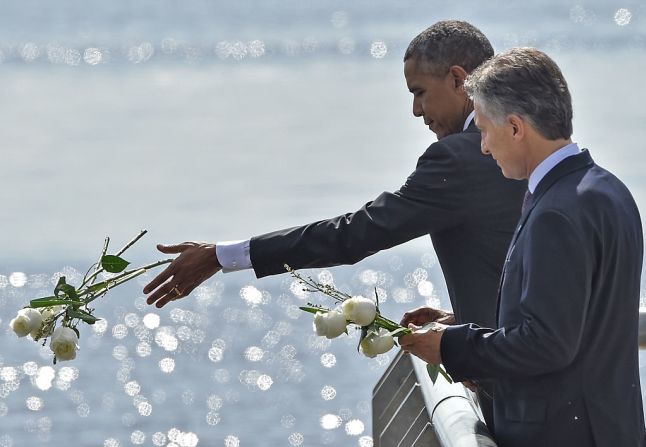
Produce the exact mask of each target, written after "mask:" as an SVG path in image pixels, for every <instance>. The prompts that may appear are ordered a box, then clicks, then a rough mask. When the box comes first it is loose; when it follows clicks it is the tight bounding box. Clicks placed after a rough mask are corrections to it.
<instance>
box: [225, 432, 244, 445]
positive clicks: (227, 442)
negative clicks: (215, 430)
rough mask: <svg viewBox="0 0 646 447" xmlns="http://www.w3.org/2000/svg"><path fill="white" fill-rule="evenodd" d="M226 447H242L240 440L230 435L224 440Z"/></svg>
mask: <svg viewBox="0 0 646 447" xmlns="http://www.w3.org/2000/svg"><path fill="white" fill-rule="evenodd" d="M224 447H240V439H239V438H238V437H237V436H234V435H229V436H227V437H226V438H224Z"/></svg>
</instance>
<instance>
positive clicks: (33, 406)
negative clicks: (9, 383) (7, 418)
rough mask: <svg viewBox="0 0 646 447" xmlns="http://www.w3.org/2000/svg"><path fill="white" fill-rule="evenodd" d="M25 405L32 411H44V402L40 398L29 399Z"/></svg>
mask: <svg viewBox="0 0 646 447" xmlns="http://www.w3.org/2000/svg"><path fill="white" fill-rule="evenodd" d="M25 404H26V405H27V408H28V409H30V410H31V411H40V410H42V409H43V405H44V402H43V400H42V399H41V398H40V397H36V396H31V397H28V398H27V400H26V401H25Z"/></svg>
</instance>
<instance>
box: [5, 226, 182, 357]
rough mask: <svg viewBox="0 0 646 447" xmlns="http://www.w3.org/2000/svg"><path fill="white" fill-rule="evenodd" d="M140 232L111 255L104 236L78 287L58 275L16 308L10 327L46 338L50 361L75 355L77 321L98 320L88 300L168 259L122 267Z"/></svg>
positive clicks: (143, 231) (35, 336)
mask: <svg viewBox="0 0 646 447" xmlns="http://www.w3.org/2000/svg"><path fill="white" fill-rule="evenodd" d="M144 234H146V230H141V232H140V233H139V234H138V235H137V236H136V237H135V238H134V239H133V240H131V241H130V242H128V243H127V244H126V245H125V246H124V247H123V248H122V249H121V250H119V251H118V252H117V253H116V254H114V255H109V254H107V251H108V245H109V243H110V238H106V239H105V242H104V244H103V250H102V251H101V256H100V257H99V260H98V261H97V262H96V263H95V264H93V265H92V266H91V267H90V268H89V269H88V270H87V272H86V274H85V276H84V277H83V281H82V282H81V284H80V285H79V286H78V287H74V286H73V285H71V284H67V282H66V280H65V277H64V276H61V277H60V278H59V279H58V283H57V284H56V286H55V287H54V294H53V295H52V296H47V297H44V298H37V299H33V300H31V301H30V303H29V305H27V306H25V307H24V308H23V309H21V310H19V311H18V315H16V317H15V318H14V319H13V320H11V322H10V323H9V325H10V326H11V329H13V331H14V332H15V333H16V335H18V336H19V337H25V336H27V335H31V337H32V338H33V339H34V340H36V341H39V340H43V345H45V343H46V342H47V339H48V338H50V343H49V346H50V348H51V350H52V351H53V352H54V364H55V363H56V361H57V360H72V359H74V358H76V351H77V349H78V343H79V337H80V332H79V330H78V329H77V326H78V325H79V323H80V322H81V321H83V322H84V323H88V324H94V323H96V322H97V321H98V320H99V319H98V318H97V317H95V316H94V315H93V312H94V309H93V308H91V307H90V303H92V301H94V300H96V299H97V298H100V297H102V296H104V295H105V294H106V293H108V290H110V289H112V288H114V287H116V286H118V285H121V284H123V283H125V282H127V281H130V280H131V279H133V278H135V277H137V276H139V275H141V274H143V273H145V272H146V271H148V270H150V269H152V268H154V267H157V266H160V265H162V264H166V263H169V262H171V261H172V260H171V259H166V260H162V261H158V262H155V263H152V264H149V265H146V266H143V267H140V268H137V269H131V270H126V268H127V267H128V265H129V264H130V263H129V262H128V261H126V260H125V259H123V258H122V257H121V255H122V254H123V253H124V252H125V251H126V250H127V249H128V248H130V247H131V246H132V245H134V244H135V242H137V241H138V240H139V239H140V238H141V237H142V236H143V235H144ZM106 273H107V274H111V275H114V276H111V277H108V278H107V279H104V280H103V281H99V282H97V280H98V278H99V275H101V274H106Z"/></svg>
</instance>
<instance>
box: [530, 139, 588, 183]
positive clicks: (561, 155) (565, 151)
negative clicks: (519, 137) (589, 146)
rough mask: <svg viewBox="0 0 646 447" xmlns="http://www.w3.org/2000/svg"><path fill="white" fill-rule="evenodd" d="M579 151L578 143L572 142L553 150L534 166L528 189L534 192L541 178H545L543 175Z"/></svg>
mask: <svg viewBox="0 0 646 447" xmlns="http://www.w3.org/2000/svg"><path fill="white" fill-rule="evenodd" d="M579 152H581V149H579V146H578V145H577V144H576V143H570V144H568V145H566V146H563V147H562V148H561V149H559V150H557V151H555V152H553V153H552V154H550V156H549V157H547V158H546V159H545V160H543V161H541V162H540V163H539V164H538V166H536V168H534V171H532V173H531V174H530V175H529V181H528V182H527V189H529V192H530V193H532V194H534V190H536V186H538V184H539V183H540V182H541V180H543V177H545V176H546V175H547V173H548V172H550V171H551V170H552V169H553V168H554V166H556V165H557V164H559V163H560V162H562V161H563V160H565V159H566V158H568V157H571V156H572V155H576V154H578V153H579Z"/></svg>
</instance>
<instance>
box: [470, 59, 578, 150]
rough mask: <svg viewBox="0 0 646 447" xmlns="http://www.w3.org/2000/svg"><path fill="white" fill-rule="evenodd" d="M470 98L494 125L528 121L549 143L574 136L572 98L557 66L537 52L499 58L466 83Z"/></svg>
mask: <svg viewBox="0 0 646 447" xmlns="http://www.w3.org/2000/svg"><path fill="white" fill-rule="evenodd" d="M465 89H466V91H467V94H468V95H469V96H471V97H472V98H473V99H474V100H475V101H476V102H477V104H478V107H479V108H480V109H481V110H482V111H483V113H485V114H486V115H487V117H488V118H489V119H491V120H493V121H496V122H498V123H501V122H502V121H503V120H504V119H505V118H506V117H507V116H509V115H518V116H520V117H522V118H523V119H525V120H527V121H529V122H530V123H531V124H532V126H533V127H534V128H535V129H536V131H537V132H538V133H540V134H541V135H542V136H543V137H545V138H547V139H548V140H558V139H561V138H563V139H568V138H570V136H571V135H572V98H571V96H570V91H569V90H568V86H567V82H565V78H564V77H563V73H561V70H560V69H559V67H558V65H556V63H555V62H554V61H553V60H552V59H550V57H549V56H547V55H546V54H545V53H543V52H542V51H539V50H537V49H535V48H514V49H512V50H510V51H507V52H505V53H501V54H497V55H496V56H494V57H493V58H491V59H490V60H488V61H487V62H485V63H484V64H482V65H481V66H480V67H478V68H477V69H476V70H475V71H474V72H473V73H471V75H469V76H468V77H467V79H466V81H465Z"/></svg>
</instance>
